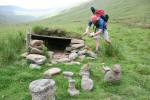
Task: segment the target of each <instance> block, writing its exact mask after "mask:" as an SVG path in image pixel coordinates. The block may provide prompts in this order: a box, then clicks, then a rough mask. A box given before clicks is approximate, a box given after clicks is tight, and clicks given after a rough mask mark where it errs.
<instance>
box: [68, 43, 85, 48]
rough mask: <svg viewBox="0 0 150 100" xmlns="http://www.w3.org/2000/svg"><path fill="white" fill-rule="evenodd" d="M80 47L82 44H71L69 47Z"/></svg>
mask: <svg viewBox="0 0 150 100" xmlns="http://www.w3.org/2000/svg"><path fill="white" fill-rule="evenodd" d="M81 47H84V44H82V43H81V44H71V48H72V49H79V48H81Z"/></svg>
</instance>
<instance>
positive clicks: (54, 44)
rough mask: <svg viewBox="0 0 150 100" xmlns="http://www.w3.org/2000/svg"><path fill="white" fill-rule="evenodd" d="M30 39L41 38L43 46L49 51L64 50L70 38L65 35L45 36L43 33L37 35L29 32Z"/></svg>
mask: <svg viewBox="0 0 150 100" xmlns="http://www.w3.org/2000/svg"><path fill="white" fill-rule="evenodd" d="M31 39H38V40H43V41H44V44H45V46H46V47H47V48H48V49H49V50H50V51H59V50H61V51H65V48H66V47H67V46H69V45H70V43H71V38H65V37H56V36H45V35H37V34H31Z"/></svg>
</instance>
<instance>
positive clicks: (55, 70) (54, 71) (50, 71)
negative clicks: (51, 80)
mask: <svg viewBox="0 0 150 100" xmlns="http://www.w3.org/2000/svg"><path fill="white" fill-rule="evenodd" d="M60 72H61V69H60V68H50V69H48V70H47V71H45V72H44V76H50V77H51V76H53V75H56V74H59V73H60Z"/></svg>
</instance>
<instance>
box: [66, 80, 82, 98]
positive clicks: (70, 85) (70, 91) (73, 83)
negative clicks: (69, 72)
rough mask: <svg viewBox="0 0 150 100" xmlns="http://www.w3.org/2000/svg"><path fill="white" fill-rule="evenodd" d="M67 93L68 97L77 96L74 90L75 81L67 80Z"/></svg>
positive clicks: (77, 92) (77, 91) (76, 91)
mask: <svg viewBox="0 0 150 100" xmlns="http://www.w3.org/2000/svg"><path fill="white" fill-rule="evenodd" d="M68 93H69V94H70V96H78V95H79V93H80V92H79V90H77V89H76V88H75V80H69V88H68Z"/></svg>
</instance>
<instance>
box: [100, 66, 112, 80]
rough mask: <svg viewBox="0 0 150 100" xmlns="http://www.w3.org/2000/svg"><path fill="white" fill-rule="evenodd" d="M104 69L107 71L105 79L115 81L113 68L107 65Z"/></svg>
mask: <svg viewBox="0 0 150 100" xmlns="http://www.w3.org/2000/svg"><path fill="white" fill-rule="evenodd" d="M103 70H104V72H105V76H104V81H107V82H111V81H114V73H113V71H112V69H111V68H110V67H108V66H106V67H103Z"/></svg>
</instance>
